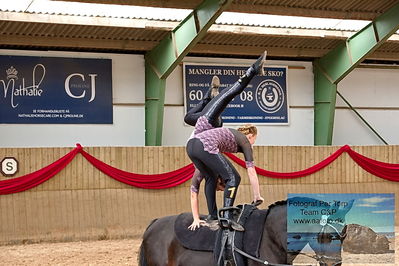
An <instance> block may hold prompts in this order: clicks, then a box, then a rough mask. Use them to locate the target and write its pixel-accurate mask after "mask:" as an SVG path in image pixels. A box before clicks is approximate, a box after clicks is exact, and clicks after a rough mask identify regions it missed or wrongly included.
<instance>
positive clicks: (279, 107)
mask: <svg viewBox="0 0 399 266" xmlns="http://www.w3.org/2000/svg"><path fill="white" fill-rule="evenodd" d="M247 68H248V66H237V65H216V64H197V63H185V64H184V71H183V75H184V77H183V78H184V92H185V111H186V112H188V111H189V110H190V109H191V108H193V107H195V106H197V104H198V103H199V102H200V101H201V100H202V98H203V96H204V95H205V93H206V91H207V90H208V89H209V86H210V85H211V81H212V77H213V76H214V75H216V76H218V77H219V79H220V83H221V86H220V89H219V90H220V91H222V90H223V89H225V88H228V87H230V86H231V85H233V84H234V83H235V82H236V81H237V80H238V79H239V77H240V76H242V75H243V74H245V72H246V70H247ZM265 72H266V75H265V76H255V77H254V78H253V79H252V80H251V82H250V83H249V85H248V86H247V88H245V90H244V91H243V92H242V93H241V94H240V95H238V96H237V97H235V98H234V99H233V101H232V102H231V103H230V104H229V105H228V106H227V108H226V109H225V111H224V112H223V113H222V119H223V122H224V123H225V124H242V123H253V124H283V125H286V124H288V123H289V120H288V97H287V94H288V92H287V91H288V90H287V67H286V66H267V67H266V68H265Z"/></svg>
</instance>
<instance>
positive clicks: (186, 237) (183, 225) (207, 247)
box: [175, 212, 218, 251]
mask: <svg viewBox="0 0 399 266" xmlns="http://www.w3.org/2000/svg"><path fill="white" fill-rule="evenodd" d="M204 218H205V217H201V219H204ZM192 222H193V215H192V214H191V213H188V212H185V213H182V214H180V215H179V216H177V218H176V221H175V235H176V238H177V239H178V240H179V242H180V244H181V245H182V246H183V247H185V248H187V249H192V250H201V251H213V248H214V246H215V240H216V234H217V232H218V231H212V230H211V229H210V228H209V227H207V226H201V227H200V228H198V229H197V230H195V231H191V230H190V229H188V227H189V226H190V225H191V223H192Z"/></svg>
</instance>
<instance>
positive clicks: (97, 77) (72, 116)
mask: <svg viewBox="0 0 399 266" xmlns="http://www.w3.org/2000/svg"><path fill="white" fill-rule="evenodd" d="M112 122H113V112H112V62H111V60H110V59H83V58H62V57H38V56H5V55H2V56H0V123H7V124H112Z"/></svg>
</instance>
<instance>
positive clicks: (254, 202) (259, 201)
mask: <svg viewBox="0 0 399 266" xmlns="http://www.w3.org/2000/svg"><path fill="white" fill-rule="evenodd" d="M264 201H265V199H264V198H262V196H257V197H255V198H254V201H253V202H252V203H253V204H256V206H258V205H261V204H262V203H263V202H264Z"/></svg>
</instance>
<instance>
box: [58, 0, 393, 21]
mask: <svg viewBox="0 0 399 266" xmlns="http://www.w3.org/2000/svg"><path fill="white" fill-rule="evenodd" d="M58 1H61V0H58ZM62 1H70V2H83V3H102V4H119V5H136V6H145V7H160V8H180V9H194V8H195V7H196V6H198V4H199V3H200V2H201V0H191V1H181V0H115V1H113V0H62ZM256 2H257V1H253V0H247V1H245V0H244V1H243V0H241V1H237V0H234V1H233V2H232V3H231V5H230V6H229V8H227V10H226V11H229V12H240V13H257V14H271V15H284V16H305V17H319V18H337V19H359V20H373V19H374V18H376V17H377V16H379V15H381V14H382V13H383V12H384V11H385V10H380V11H376V10H367V9H366V8H364V9H360V8H358V9H352V10H351V9H349V10H348V9H347V5H345V6H344V8H341V9H340V8H339V7H338V8H334V7H332V6H328V5H323V6H322V7H318V6H317V5H316V4H314V7H313V8H309V6H310V5H309V4H306V1H302V2H303V3H304V4H302V3H301V1H297V2H296V3H295V4H291V5H288V4H286V1H281V3H279V2H276V1H275V2H273V3H271V4H269V3H268V2H267V1H258V2H259V3H256ZM385 2H386V3H385V6H387V9H388V8H389V7H390V6H389V5H391V6H392V5H393V4H394V1H389V0H386V1H385Z"/></svg>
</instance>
